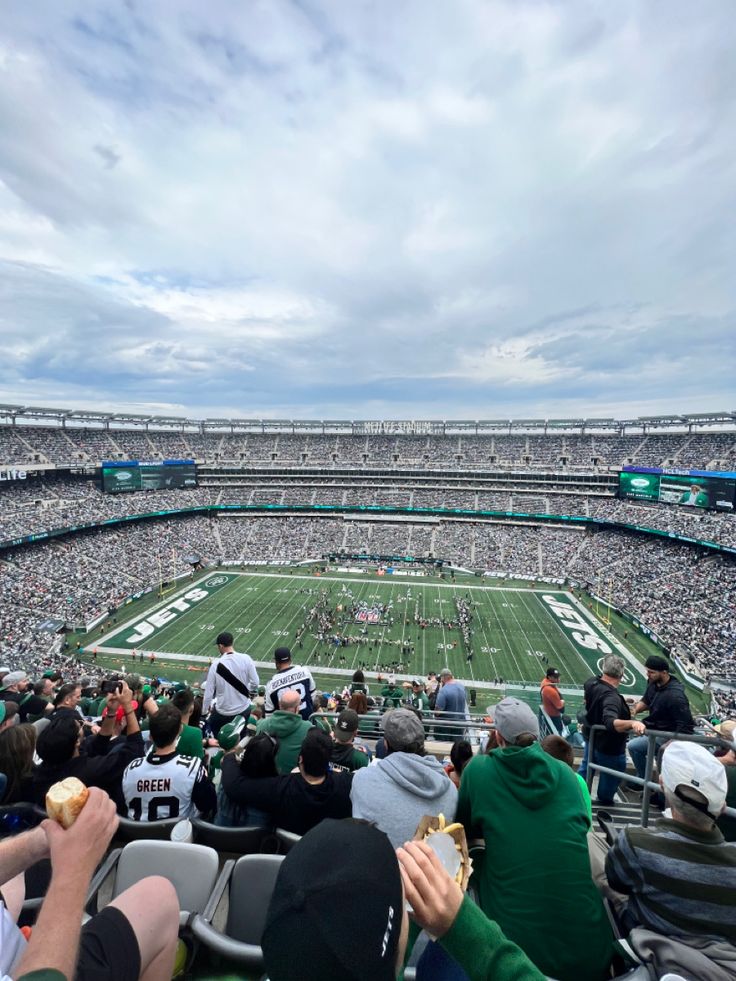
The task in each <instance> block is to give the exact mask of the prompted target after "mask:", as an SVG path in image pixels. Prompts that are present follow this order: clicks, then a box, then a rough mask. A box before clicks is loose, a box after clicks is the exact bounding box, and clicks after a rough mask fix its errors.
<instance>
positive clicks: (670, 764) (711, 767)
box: [661, 741, 728, 818]
mask: <svg viewBox="0 0 736 981" xmlns="http://www.w3.org/2000/svg"><path fill="white" fill-rule="evenodd" d="M661 772H662V783H663V784H664V786H665V790H669V791H670V793H672V794H675V796H676V797H679V798H680V800H684V801H685V802H686V803H688V804H693V806H694V807H698V803H696V802H695V801H693V799H692V798H691V797H690V796H689V795H687V794H683V793H682V792H681V788H683V787H688V788H690V789H692V790H697V791H698V793H700V794H702V795H703V797H705V799H706V801H707V802H708V803H707V805H703V806H701V807H700V808H699V810H702V811H705V812H706V813H708V814H710V816H711V817H712V818H716V817H718V815H719V814H720V813H721V811H722V810H723V805H724V804H725V803H726V793H727V792H728V781H727V779H726V770H725V767H724V766H723V764H722V763H719V762H718V760H717V759H716V758H715V756H713V755H712V754H711V753H709V752H708V750H707V749H706V748H705V746H699V745H698V744H697V743H689V742H683V741H674V742H671V743H670V744H669V746H667V748H666V749H665V751H664V754H663V756H662V770H661Z"/></svg>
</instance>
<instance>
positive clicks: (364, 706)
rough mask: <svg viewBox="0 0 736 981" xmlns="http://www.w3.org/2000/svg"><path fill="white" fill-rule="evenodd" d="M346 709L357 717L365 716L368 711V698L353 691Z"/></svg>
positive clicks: (360, 692) (361, 693)
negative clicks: (350, 710)
mask: <svg viewBox="0 0 736 981" xmlns="http://www.w3.org/2000/svg"><path fill="white" fill-rule="evenodd" d="M348 708H349V709H352V710H353V712H355V713H356V714H357V715H365V714H366V712H367V711H368V697H367V695H366V694H365V693H364V692H362V691H355V692H353V694H352V695H351V696H350V700H349V701H348Z"/></svg>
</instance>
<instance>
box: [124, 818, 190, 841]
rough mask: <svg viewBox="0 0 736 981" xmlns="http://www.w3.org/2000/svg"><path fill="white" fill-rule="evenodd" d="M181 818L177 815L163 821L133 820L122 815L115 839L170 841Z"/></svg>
mask: <svg viewBox="0 0 736 981" xmlns="http://www.w3.org/2000/svg"><path fill="white" fill-rule="evenodd" d="M179 820H180V819H179V818H178V817H177V818H165V819H164V820H163V821H131V820H130V818H125V817H121V818H120V823H119V824H118V830H117V831H116V832H115V839H114V840H115V841H116V842H118V843H120V844H122V843H123V842H126V841H142V840H144V839H152V840H155V841H168V840H169V839H170V838H171V831H172V829H173V827H174V825H176V824H178V823H179Z"/></svg>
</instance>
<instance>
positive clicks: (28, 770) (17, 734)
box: [0, 723, 36, 804]
mask: <svg viewBox="0 0 736 981" xmlns="http://www.w3.org/2000/svg"><path fill="white" fill-rule="evenodd" d="M35 748H36V728H35V726H32V725H29V724H28V723H25V724H23V725H19V726H13V728H12V729H8V730H7V731H6V732H0V773H4V774H5V776H6V778H7V784H6V786H5V793H4V795H3V798H2V803H3V804H19V803H20V802H21V801H31V800H33V778H32V774H33V753H34V750H35Z"/></svg>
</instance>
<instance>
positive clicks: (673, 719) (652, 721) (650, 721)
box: [642, 678, 693, 733]
mask: <svg viewBox="0 0 736 981" xmlns="http://www.w3.org/2000/svg"><path fill="white" fill-rule="evenodd" d="M642 701H643V702H644V703H645V704H646V706H647V708H648V709H649V715H648V716H647V717H646V719H644V720H643V722H644V725H645V726H646V727H647V729H655V730H658V731H661V732H684V733H691V732H692V731H693V716H692V712H691V711H690V703H689V702H688V700H687V695H686V694H685V689H684V688H683V685H682V682H681V681H678V680H677V678H670V680H669V681H668V682H667V684H666V685H663V686H662V687H661V688H659V687H657V685H655V684H654V682H651V683H650V684H649V685H647V690H646V691H645V692H644V698H643V699H642Z"/></svg>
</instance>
